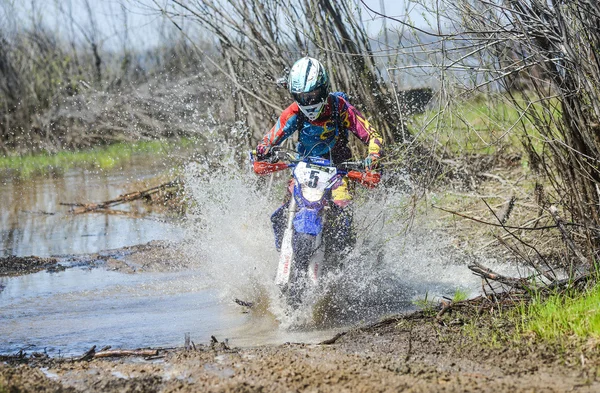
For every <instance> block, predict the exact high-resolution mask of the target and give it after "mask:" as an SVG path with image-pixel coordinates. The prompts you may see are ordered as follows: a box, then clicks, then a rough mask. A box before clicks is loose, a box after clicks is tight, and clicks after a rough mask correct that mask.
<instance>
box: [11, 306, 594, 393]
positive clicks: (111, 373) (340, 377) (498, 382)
mask: <svg viewBox="0 0 600 393" xmlns="http://www.w3.org/2000/svg"><path fill="white" fill-rule="evenodd" d="M327 342H329V343H330V344H317V345H308V344H295V343H289V344H284V345H279V346H262V347H254V348H242V349H240V348H229V346H228V345H227V344H226V343H222V342H218V340H216V339H215V340H213V342H212V343H211V344H204V345H193V346H191V347H190V348H189V349H187V350H186V349H184V348H178V349H169V350H159V351H158V356H151V357H146V358H142V357H125V358H108V359H104V358H100V359H98V358H91V360H87V359H85V358H83V359H82V358H81V357H80V358H75V359H56V358H47V357H45V356H44V355H43V354H36V355H29V356H26V355H21V358H19V357H18V356H14V357H13V358H11V359H8V358H4V362H3V363H0V390H2V389H5V390H7V391H13V390H15V391H24V392H29V391H31V392H33V391H64V392H79V391H91V392H134V391H145V392H174V391H178V392H193V391H211V392H280V391H320V392H340V391H352V392H374V391H381V392H388V391H389V392H396V391H406V392H463V391H477V392H532V391H534V392H535V391H540V392H541V391H543V392H564V391H580V392H595V391H599V389H600V383H599V381H598V377H597V372H598V367H599V366H600V362H599V356H598V355H597V354H595V353H594V352H595V351H590V353H586V354H577V353H569V352H568V351H567V352H564V351H563V352H560V353H559V352H557V351H555V350H553V349H551V348H546V347H539V346H514V347H513V346H505V347H503V348H492V347H490V346H489V345H484V344H481V343H479V344H476V343H474V342H472V340H471V339H470V338H469V337H467V336H466V335H465V334H464V333H463V332H462V331H461V329H460V328H458V327H445V326H442V325H440V324H439V323H438V322H437V321H436V320H435V318H432V317H428V316H425V315H424V314H422V313H416V314H412V315H409V316H402V317H395V318H390V319H386V320H384V321H382V322H380V323H377V324H375V325H371V326H368V327H364V328H357V329H354V330H350V331H348V332H346V334H343V335H338V336H336V339H333V340H329V341H327ZM11 389H12V390H11Z"/></svg>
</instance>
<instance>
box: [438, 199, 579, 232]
mask: <svg viewBox="0 0 600 393" xmlns="http://www.w3.org/2000/svg"><path fill="white" fill-rule="evenodd" d="M431 207H433V208H434V209H439V210H441V211H444V212H446V213H450V214H454V215H456V216H459V217H462V218H466V219H467V220H471V221H475V222H478V223H480V224H485V225H491V226H493V227H500V228H504V229H518V230H524V231H540V230H543V229H553V228H556V225H548V226H545V227H535V228H530V227H513V226H510V225H502V224H496V223H494V222H488V221H483V220H480V219H478V218H475V217H470V216H467V215H464V214H462V213H459V212H456V211H453V210H449V209H446V208H443V207H439V206H436V205H431ZM564 224H565V225H574V226H581V225H580V224H575V223H570V222H568V223H564Z"/></svg>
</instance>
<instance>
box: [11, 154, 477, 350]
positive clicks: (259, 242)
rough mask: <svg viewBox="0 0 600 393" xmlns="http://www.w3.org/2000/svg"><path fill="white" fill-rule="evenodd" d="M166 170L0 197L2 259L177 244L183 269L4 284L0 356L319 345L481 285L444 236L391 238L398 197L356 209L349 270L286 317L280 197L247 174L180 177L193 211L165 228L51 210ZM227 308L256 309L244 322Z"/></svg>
mask: <svg viewBox="0 0 600 393" xmlns="http://www.w3.org/2000/svg"><path fill="white" fill-rule="evenodd" d="M145 161H148V160H145ZM163 168H164V167H159V168H153V167H148V166H147V164H146V163H143V164H135V163H134V164H132V165H130V166H129V167H127V168H125V169H123V170H121V171H117V172H112V173H93V172H85V171H73V172H72V173H69V174H67V175H66V176H65V177H64V178H60V179H47V180H36V181H35V182H32V183H6V184H5V185H4V186H3V187H2V188H1V189H0V200H2V213H1V214H2V216H1V221H0V222H1V225H2V227H1V230H2V232H1V244H2V245H1V247H2V251H1V252H2V254H0V255H9V254H15V255H37V256H50V255H56V254H63V255H64V254H81V253H94V252H98V251H102V250H107V249H114V248H119V247H123V246H130V245H135V244H141V243H146V242H149V241H151V240H177V241H178V242H179V244H180V246H179V247H180V248H181V249H182V250H181V251H182V253H183V254H184V258H185V259H186V262H187V265H188V268H187V269H186V270H185V271H174V272H161V273H157V272H144V273H135V274H127V273H123V272H116V271H110V270H108V269H107V268H106V267H102V266H101V267H97V268H93V269H90V268H82V267H75V268H71V269H67V270H65V271H62V272H58V273H47V272H40V273H36V274H31V275H27V276H22V277H13V278H0V288H3V289H2V290H0V353H14V352H15V351H17V350H19V349H23V348H25V349H28V350H29V351H43V350H46V351H47V352H48V353H51V354H54V355H57V354H58V353H59V352H60V354H67V355H68V354H80V353H82V352H83V351H85V350H87V349H88V348H89V347H91V346H92V345H97V346H98V347H103V346H105V345H111V346H113V347H114V348H137V347H147V346H154V347H158V346H162V347H165V346H167V347H168V346H175V345H177V346H181V345H182V344H183V338H184V334H185V333H190V337H191V339H192V341H195V342H197V343H207V342H209V341H210V336H211V335H214V336H216V337H217V338H218V339H219V340H224V339H228V340H229V343H230V345H236V346H252V345H259V344H275V343H283V342H288V341H289V342H318V341H321V340H322V339H325V338H329V337H331V336H332V335H333V334H334V333H335V332H336V331H339V330H342V329H346V328H347V327H348V326H352V325H355V324H357V323H368V322H370V321H374V320H377V319H378V318H381V317H382V316H385V315H389V314H392V313H398V312H405V311H408V310H412V309H414V308H415V299H424V298H427V299H435V298H436V297H439V296H449V297H452V296H453V293H454V292H455V291H456V290H457V289H461V290H463V291H466V292H467V293H472V294H475V293H476V292H477V291H478V286H479V281H478V280H477V279H476V278H475V277H474V276H473V275H471V274H470V273H469V271H468V269H467V268H466V266H465V264H464V262H461V260H460V255H455V254H453V252H452V251H451V250H449V248H451V247H450V246H449V245H450V243H451V241H450V240H451V239H448V238H447V237H446V236H444V234H440V233H439V232H437V231H435V230H432V229H431V228H430V227H429V225H428V224H427V222H426V221H425V222H420V223H418V224H416V225H414V227H413V229H412V231H411V232H409V233H403V232H402V231H401V230H400V229H399V228H401V227H403V226H404V224H403V222H405V217H404V216H403V215H402V214H403V213H402V212H403V211H404V209H403V208H402V199H403V198H404V196H403V195H402V193H401V192H399V191H398V192H397V191H395V190H393V189H382V190H380V191H378V192H373V193H371V194H369V195H367V196H365V197H361V198H357V200H356V202H355V205H356V206H355V207H356V212H355V213H356V214H355V225H356V227H357V232H358V239H357V247H356V249H355V250H354V251H353V252H352V253H351V254H350V255H349V258H348V260H347V267H346V268H345V269H344V271H343V272H342V273H341V274H338V275H334V276H332V277H328V280H326V281H324V290H323V292H322V293H319V294H317V295H318V296H317V298H316V299H312V301H313V303H312V305H308V306H307V307H304V308H303V307H301V308H300V309H299V310H298V311H297V312H295V313H291V314H290V313H289V312H285V311H284V310H283V308H282V307H281V305H280V304H279V303H278V301H277V295H276V293H277V290H276V288H275V287H274V284H273V276H274V272H275V270H276V263H277V253H276V252H275V250H274V247H273V239H272V232H271V227H270V221H269V219H268V218H269V215H270V213H271V212H272V211H273V209H274V208H276V207H277V206H278V204H279V203H280V202H279V198H277V196H276V195H277V191H276V190H275V189H274V190H273V192H266V191H265V189H264V186H260V183H257V182H256V180H255V178H254V177H253V175H251V174H250V173H243V172H240V171H239V169H237V170H225V171H223V172H214V170H213V172H212V173H211V174H212V175H211V176H197V175H196V174H197V173H198V171H200V170H201V169H202V168H193V167H191V168H188V170H187V173H188V175H189V176H188V177H187V178H186V192H187V193H189V195H191V197H192V198H193V199H194V202H195V206H196V208H195V210H192V211H190V212H189V214H188V217H187V218H186V220H185V221H184V222H176V223H175V222H166V221H164V220H163V218H162V217H161V216H159V215H156V214H154V213H152V212H149V211H146V210H145V209H144V207H143V206H141V205H135V204H133V205H123V206H121V207H120V209H121V210H122V211H123V212H126V213H132V212H135V213H136V217H137V218H136V217H132V216H131V215H104V214H84V215H78V216H72V215H68V214H65V212H66V210H67V208H66V207H61V206H59V202H90V201H94V202H96V201H103V200H108V199H111V198H114V197H115V196H117V195H119V194H122V193H123V192H126V191H131V188H130V187H127V185H128V184H130V183H131V182H136V181H139V180H143V179H144V178H147V177H151V176H154V175H156V173H157V172H159V170H163ZM282 186H283V184H282ZM282 189H283V188H282ZM268 195H275V196H272V197H268ZM45 213H55V214H45ZM234 298H241V299H243V300H247V301H252V302H257V303H259V307H257V310H256V311H254V312H251V313H243V310H242V308H241V307H239V306H237V305H235V304H234V303H233V299H234ZM315 301H316V302H317V303H318V304H319V307H320V308H319V309H320V310H321V311H320V314H319V313H315V311H314V310H315V308H313V305H314V304H315V303H314V302H315ZM311 318H313V319H314V318H321V319H322V320H323V321H325V322H326V323H323V324H322V325H320V326H321V327H320V328H315V327H311V325H310V324H307V323H306V321H308V320H310V319H311Z"/></svg>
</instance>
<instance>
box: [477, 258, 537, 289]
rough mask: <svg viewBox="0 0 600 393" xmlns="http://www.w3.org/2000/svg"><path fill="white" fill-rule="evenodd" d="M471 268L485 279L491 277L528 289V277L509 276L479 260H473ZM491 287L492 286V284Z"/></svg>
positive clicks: (500, 281)
mask: <svg viewBox="0 0 600 393" xmlns="http://www.w3.org/2000/svg"><path fill="white" fill-rule="evenodd" d="M468 267H469V269H471V270H472V271H473V273H475V274H476V275H478V276H480V277H483V278H485V279H490V280H493V281H498V282H499V283H502V284H506V285H509V286H513V287H518V288H521V289H526V288H527V287H528V286H527V285H526V283H527V279H523V278H514V277H507V276H503V275H501V274H498V273H496V272H494V271H493V270H491V269H489V268H487V267H485V266H483V265H481V264H480V263H478V262H473V263H471V264H470V265H469V266H468ZM490 288H491V286H490Z"/></svg>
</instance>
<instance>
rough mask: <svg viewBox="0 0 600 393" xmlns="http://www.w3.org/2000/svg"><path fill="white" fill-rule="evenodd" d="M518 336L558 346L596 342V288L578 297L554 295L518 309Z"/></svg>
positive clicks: (599, 320) (599, 327)
mask: <svg viewBox="0 0 600 393" xmlns="http://www.w3.org/2000/svg"><path fill="white" fill-rule="evenodd" d="M519 311H520V313H521V317H522V319H521V326H520V331H521V333H525V334H527V333H534V334H535V335H536V336H537V337H539V338H541V339H543V340H546V341H550V342H561V341H564V340H565V339H567V338H569V339H573V338H574V339H576V340H577V339H581V340H588V339H599V338H600V285H596V286H595V287H594V288H592V289H590V290H589V291H587V292H585V293H583V294H581V293H579V294H558V295H553V296H550V297H549V298H547V299H545V300H543V301H542V300H540V299H535V300H533V301H532V302H530V303H528V304H524V305H522V306H521V307H520V308H519Z"/></svg>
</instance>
